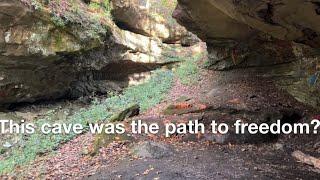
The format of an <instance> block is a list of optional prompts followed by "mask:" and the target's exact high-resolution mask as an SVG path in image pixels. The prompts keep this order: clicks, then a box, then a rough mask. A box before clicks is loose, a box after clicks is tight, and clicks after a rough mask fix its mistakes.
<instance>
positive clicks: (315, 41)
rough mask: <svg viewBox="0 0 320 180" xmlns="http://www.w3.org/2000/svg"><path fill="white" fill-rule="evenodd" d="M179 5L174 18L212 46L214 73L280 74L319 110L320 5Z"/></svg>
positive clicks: (204, 1) (225, 0)
mask: <svg viewBox="0 0 320 180" xmlns="http://www.w3.org/2000/svg"><path fill="white" fill-rule="evenodd" d="M178 2H179V4H178V6H177V8H176V10H175V12H174V17H175V18H176V19H177V20H178V22H179V23H180V24H182V25H184V26H185V27H186V28H187V29H188V30H190V31H192V32H193V33H195V34H197V35H198V37H200V38H201V39H203V40H204V41H206V42H207V46H208V52H209V63H208V66H209V67H210V68H211V69H215V70H228V69H232V68H243V67H268V68H264V70H265V71H266V72H265V74H266V76H272V75H275V74H274V72H276V75H275V77H277V82H278V83H279V84H281V87H283V88H284V89H287V90H288V91H289V92H290V93H291V94H292V95H293V96H295V97H296V98H297V99H298V100H300V101H302V102H305V103H308V104H311V105H313V106H314V107H318V106H319V104H320V98H319V97H320V90H319V89H320V83H319V81H318V80H317V79H318V77H319V64H320V60H319V53H318V49H319V48H320V15H319V14H320V13H319V9H320V2H316V1H303V0H280V1H254V0H239V1H234V0H199V1H192V0H178ZM296 43H299V44H296ZM301 44H304V45H301ZM282 64H285V65H284V66H280V65H282ZM277 65H279V66H277ZM270 71H272V72H270ZM279 77H280V78H279Z"/></svg>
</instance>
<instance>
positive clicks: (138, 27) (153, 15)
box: [111, 0, 198, 46]
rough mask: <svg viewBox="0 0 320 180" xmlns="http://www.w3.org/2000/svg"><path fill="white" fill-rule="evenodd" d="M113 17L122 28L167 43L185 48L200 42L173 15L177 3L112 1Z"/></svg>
mask: <svg viewBox="0 0 320 180" xmlns="http://www.w3.org/2000/svg"><path fill="white" fill-rule="evenodd" d="M111 2H112V15H113V18H114V20H115V22H116V24H117V25H118V26H119V27H120V28H122V29H126V30H129V31H132V32H134V33H137V34H141V35H144V36H148V37H156V38H159V39H161V40H162V41H163V42H166V43H175V42H180V43H182V44H184V45H185V46H190V45H194V44H195V43H197V42H198V39H197V37H196V36H194V35H193V34H191V33H190V32H188V31H187V30H186V29H185V28H184V27H183V26H181V25H179V24H178V23H177V22H176V21H175V20H174V19H173V18H172V17H171V14H172V12H173V10H174V8H175V6H176V1H158V0H123V1H118V0H112V1H111Z"/></svg>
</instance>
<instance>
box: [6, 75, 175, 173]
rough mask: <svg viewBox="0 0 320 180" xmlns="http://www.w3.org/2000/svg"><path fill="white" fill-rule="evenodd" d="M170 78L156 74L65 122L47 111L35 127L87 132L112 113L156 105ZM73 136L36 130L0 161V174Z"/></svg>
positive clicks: (31, 159)
mask: <svg viewBox="0 0 320 180" xmlns="http://www.w3.org/2000/svg"><path fill="white" fill-rule="evenodd" d="M172 82H173V74H172V72H170V71H165V70H158V71H156V72H154V75H153V76H152V78H151V79H150V80H149V81H148V82H146V83H145V84H141V85H137V86H132V87H129V88H127V89H126V90H124V92H123V94H121V95H115V96H112V97H109V98H107V99H106V100H105V101H104V102H99V101H94V102H93V103H92V105H91V106H90V107H89V108H86V109H80V110H79V111H78V112H76V113H75V114H74V115H72V116H70V117H68V118H67V119H65V120H58V121H56V120H54V119H53V117H54V114H55V111H48V112H47V114H46V116H45V117H44V118H41V119H38V120H37V121H36V123H35V125H36V126H37V127H41V126H42V125H43V124H44V123H50V122H55V123H65V124H76V123H79V124H82V125H83V127H86V128H88V124H89V123H95V122H98V121H108V120H109V118H110V117H112V115H113V114H114V113H115V112H119V110H121V109H126V108H127V107H128V106H129V105H131V104H133V103H135V104H139V106H140V107H141V110H142V111H145V110H147V109H148V108H150V107H152V106H154V105H156V104H157V103H159V102H160V101H161V100H162V99H163V98H164V97H165V94H166V93H167V92H168V91H169V89H170V88H171V85H172ZM75 136H76V134H74V133H70V134H46V135H45V134H43V133H42V132H40V130H39V129H38V130H37V131H36V132H35V133H34V134H32V135H30V136H24V141H25V142H24V146H22V147H16V148H14V149H13V150H12V151H11V153H10V154H9V155H8V156H7V157H6V158H5V159H3V160H1V161H0V174H4V173H9V172H12V171H13V170H14V168H15V167H16V166H18V165H26V164H27V163H30V162H31V161H33V160H34V159H35V158H36V157H37V156H39V155H41V154H44V153H49V152H52V151H53V150H54V149H56V148H57V147H59V145H60V144H61V143H64V142H67V141H69V140H71V139H72V138H74V137H75Z"/></svg>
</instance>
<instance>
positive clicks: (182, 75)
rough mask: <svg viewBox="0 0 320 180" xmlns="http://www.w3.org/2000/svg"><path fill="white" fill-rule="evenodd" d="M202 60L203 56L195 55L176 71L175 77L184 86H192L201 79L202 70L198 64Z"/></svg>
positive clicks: (183, 62)
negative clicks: (200, 72)
mask: <svg viewBox="0 0 320 180" xmlns="http://www.w3.org/2000/svg"><path fill="white" fill-rule="evenodd" d="M201 58H202V54H200V53H199V54H196V55H193V56H192V57H190V58H186V59H185V60H184V61H182V63H181V65H180V66H179V67H178V68H177V70H176V71H175V75H176V76H177V77H178V78H179V80H180V82H181V83H182V84H184V85H192V84H194V83H196V82H197V81H198V79H199V71H200V68H199V66H198V64H197V62H198V61H199V60H200V59H201Z"/></svg>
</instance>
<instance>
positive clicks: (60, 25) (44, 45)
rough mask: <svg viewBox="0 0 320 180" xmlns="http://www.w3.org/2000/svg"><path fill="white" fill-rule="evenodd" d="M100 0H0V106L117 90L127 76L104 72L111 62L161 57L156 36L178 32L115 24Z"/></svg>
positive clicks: (152, 60)
mask: <svg viewBox="0 0 320 180" xmlns="http://www.w3.org/2000/svg"><path fill="white" fill-rule="evenodd" d="M105 2H109V1H100V0H95V1H82V0H73V1H69V0H59V1H45V0H2V1H0V106H2V105H6V104H12V103H20V102H35V101H38V100H48V99H58V98H65V97H67V98H76V97H80V96H83V95H90V94H92V93H107V92H109V91H114V90H121V89H122V88H124V87H126V86H128V82H127V81H126V80H123V81H121V80H113V79H112V78H109V75H104V74H108V72H105V67H107V66H108V65H109V64H110V63H113V62H121V60H131V61H134V62H138V63H162V62H165V58H163V56H164V54H165V53H166V49H170V47H169V45H166V44H163V42H162V40H161V39H162V38H167V40H168V39H172V38H173V39H174V38H176V37H180V36H176V35H174V36H171V35H170V37H164V36H162V35H161V34H153V35H152V36H151V35H150V36H149V35H148V36H146V35H145V34H143V33H137V32H131V31H128V30H124V29H120V28H119V27H118V26H117V25H116V24H115V23H114V22H113V21H112V19H113V18H112V17H111V14H110V7H109V4H105ZM131 5H134V4H131ZM152 23H153V22H152ZM139 28H142V27H138V29H139ZM180 28H182V29H183V30H182V31H181V32H183V33H187V31H186V30H185V29H184V28H183V27H181V26H180ZM141 31H143V29H141ZM183 33H182V34H183ZM119 73H120V72H119ZM97 74H99V75H97ZM101 74H103V77H104V78H97V76H99V77H100V75H101Z"/></svg>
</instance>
